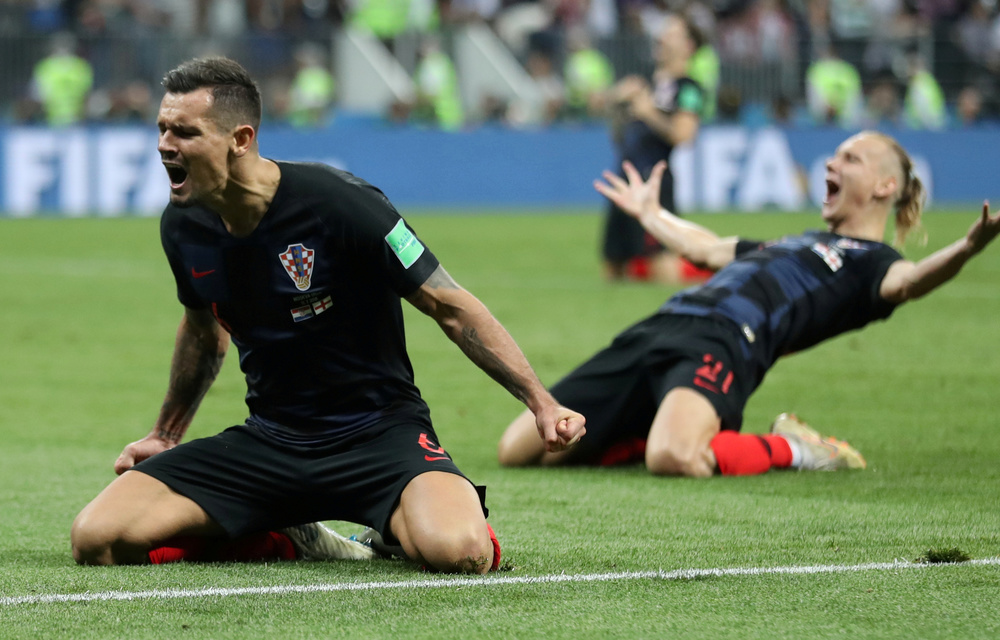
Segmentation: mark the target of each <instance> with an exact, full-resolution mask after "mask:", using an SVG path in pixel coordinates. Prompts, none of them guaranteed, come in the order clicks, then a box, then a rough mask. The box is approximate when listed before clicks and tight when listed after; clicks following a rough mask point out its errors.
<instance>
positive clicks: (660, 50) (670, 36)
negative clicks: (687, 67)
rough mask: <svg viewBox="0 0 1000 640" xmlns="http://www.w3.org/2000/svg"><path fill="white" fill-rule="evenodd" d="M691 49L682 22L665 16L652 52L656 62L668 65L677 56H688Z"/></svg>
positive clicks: (689, 40) (689, 39)
mask: <svg viewBox="0 0 1000 640" xmlns="http://www.w3.org/2000/svg"><path fill="white" fill-rule="evenodd" d="M691 50H692V45H691V38H689V37H688V33H687V29H686V28H685V27H684V23H683V22H681V20H680V19H678V18H675V17H667V18H665V19H664V20H663V27H662V28H661V29H660V37H659V38H657V40H656V47H655V49H654V52H653V55H654V57H655V58H656V62H657V64H659V65H660V66H669V65H670V64H672V63H673V62H674V61H675V60H677V59H678V58H685V59H686V58H687V57H689V56H690V55H691V53H692V51H691Z"/></svg>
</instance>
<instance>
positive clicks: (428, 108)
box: [411, 34, 465, 131]
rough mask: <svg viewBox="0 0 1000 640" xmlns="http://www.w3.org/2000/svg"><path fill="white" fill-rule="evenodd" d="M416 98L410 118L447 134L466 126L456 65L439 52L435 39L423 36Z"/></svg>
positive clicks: (435, 37)
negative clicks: (435, 127) (428, 124)
mask: <svg viewBox="0 0 1000 640" xmlns="http://www.w3.org/2000/svg"><path fill="white" fill-rule="evenodd" d="M414 79H415V80H416V84H417V98H416V103H415V104H414V105H413V109H412V112H411V113H412V115H413V117H414V118H415V119H417V120H418V121H423V122H430V123H433V124H435V125H436V126H438V127H440V128H442V129H444V130H446V131H456V130H458V129H461V128H462V125H463V124H464V123H465V112H464V110H463V108H462V98H461V96H460V95H459V90H458V77H457V74H456V73H455V65H454V63H453V62H452V61H451V58H449V57H448V54H447V53H445V52H444V51H443V50H442V49H441V40H440V38H439V37H438V36H437V35H434V34H429V35H426V36H424V39H423V42H422V43H421V45H420V59H419V61H418V62H417V70H416V74H415V78H414Z"/></svg>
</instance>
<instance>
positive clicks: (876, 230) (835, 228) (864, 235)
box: [829, 211, 888, 242]
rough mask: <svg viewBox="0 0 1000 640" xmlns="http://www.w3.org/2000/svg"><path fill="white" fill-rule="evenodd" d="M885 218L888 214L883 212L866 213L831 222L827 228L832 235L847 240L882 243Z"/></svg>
mask: <svg viewBox="0 0 1000 640" xmlns="http://www.w3.org/2000/svg"><path fill="white" fill-rule="evenodd" d="M887 217H888V212H885V211H867V212H864V213H863V214H860V215H853V216H848V217H845V218H842V219H840V220H835V221H832V222H830V224H829V227H830V231H832V232H833V233H837V234H840V235H842V236H847V237H849V238H857V239H859V240H873V241H875V242H882V241H883V239H884V238H885V224H886V220H887Z"/></svg>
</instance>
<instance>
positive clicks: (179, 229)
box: [160, 162, 438, 441]
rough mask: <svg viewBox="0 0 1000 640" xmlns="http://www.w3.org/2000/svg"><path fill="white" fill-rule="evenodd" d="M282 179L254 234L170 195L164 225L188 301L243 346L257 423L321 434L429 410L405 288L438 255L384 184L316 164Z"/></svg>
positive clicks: (298, 166)
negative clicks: (407, 327)
mask: <svg viewBox="0 0 1000 640" xmlns="http://www.w3.org/2000/svg"><path fill="white" fill-rule="evenodd" d="M277 164H278V166H279V168H280V169H281V181H280V183H279V185H278V189H277V192H276V193H275V194H274V199H273V200H272V202H271V205H270V207H269V208H268V210H267V213H266V214H265V215H264V217H263V218H262V219H261V221H260V224H259V225H258V226H257V228H256V229H255V230H254V231H253V232H252V233H251V234H250V235H249V236H247V237H246V238H236V237H233V236H232V235H231V234H230V233H229V232H228V231H227V230H226V228H225V227H224V225H223V223H222V220H221V219H220V218H219V216H218V215H217V214H215V213H213V212H212V211H209V210H207V209H205V208H203V207H200V206H194V207H190V208H179V207H175V206H173V205H168V206H167V208H166V210H165V211H164V213H163V218H162V220H161V224H160V234H161V238H162V241H163V248H164V250H165V252H166V254H167V258H168V260H169V262H170V268H171V269H172V270H173V273H174V278H175V279H176V281H177V296H178V298H179V299H180V301H181V303H183V304H184V305H185V306H186V307H189V308H192V309H208V310H210V311H211V312H212V313H213V314H214V315H215V317H216V319H217V320H218V321H219V324H220V325H222V327H224V328H225V329H226V330H227V331H229V332H230V334H231V335H232V339H233V343H234V344H235V345H236V347H237V348H238V349H239V356H240V368H241V369H242V370H243V373H244V374H245V375H246V381H247V396H246V401H247V405H248V406H249V408H250V413H251V417H250V420H251V422H254V423H256V424H259V425H261V426H263V427H264V428H265V429H267V430H268V431H270V432H272V434H273V435H275V436H276V437H279V438H280V437H284V438H286V439H289V440H298V441H316V440H321V439H323V438H325V437H328V436H334V435H340V434H344V433H348V432H350V431H354V430H358V429H363V428H365V427H367V426H371V425H373V424H375V423H376V422H378V421H380V420H381V419H383V418H387V417H390V416H393V415H407V416H411V417H415V418H416V419H418V420H427V421H428V424H429V420H430V418H429V412H428V410H427V406H426V404H425V403H424V401H423V399H422V398H421V397H420V393H419V391H418V390H417V387H416V386H415V385H414V383H413V369H412V367H411V365H410V361H409V358H408V357H407V354H406V344H405V338H404V333H403V315H402V308H401V304H400V298H401V297H405V296H407V295H409V294H411V293H413V292H415V291H416V290H417V289H418V288H419V287H420V285H422V284H423V283H424V281H425V280H426V279H427V277H428V276H429V275H430V274H431V273H432V272H433V271H434V270H435V269H436V268H437V266H438V261H437V258H435V257H434V255H433V254H432V253H431V252H430V251H429V250H428V249H426V248H425V247H424V246H423V244H421V242H420V241H419V240H418V239H417V237H416V235H414V233H413V230H412V229H411V228H410V227H409V226H407V224H406V222H404V221H403V219H402V218H401V217H400V215H399V213H397V211H396V209H395V208H394V207H393V206H392V204H390V203H389V201H388V199H387V198H386V197H385V195H383V194H382V192H381V191H379V190H378V189H376V188H375V187H373V186H372V185H370V184H368V183H367V182H365V181H364V180H361V179H359V178H356V177H355V176H353V175H351V174H349V173H346V172H344V171H339V170H336V169H333V168H330V167H328V166H325V165H320V164H305V163H290V162H279V163H277Z"/></svg>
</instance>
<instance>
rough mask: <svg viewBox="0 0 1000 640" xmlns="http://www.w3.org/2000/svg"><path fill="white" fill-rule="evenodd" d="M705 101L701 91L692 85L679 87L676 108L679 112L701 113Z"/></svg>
mask: <svg viewBox="0 0 1000 640" xmlns="http://www.w3.org/2000/svg"><path fill="white" fill-rule="evenodd" d="M704 105H705V100H704V99H703V97H702V95H701V89H699V88H698V87H696V86H694V85H690V84H689V85H686V86H683V87H681V90H680V93H679V95H678V96H677V108H678V109H680V110H681V111H691V112H694V113H701V111H702V109H703V108H704Z"/></svg>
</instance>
